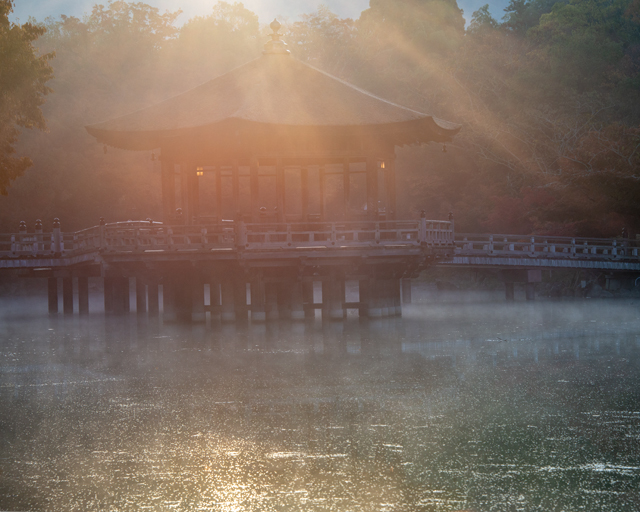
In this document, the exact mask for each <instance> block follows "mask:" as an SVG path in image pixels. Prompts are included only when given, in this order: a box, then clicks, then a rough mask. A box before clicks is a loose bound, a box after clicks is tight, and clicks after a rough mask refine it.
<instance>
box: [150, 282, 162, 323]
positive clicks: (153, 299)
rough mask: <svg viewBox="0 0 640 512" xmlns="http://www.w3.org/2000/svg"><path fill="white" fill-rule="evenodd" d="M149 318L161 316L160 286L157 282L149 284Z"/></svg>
mask: <svg viewBox="0 0 640 512" xmlns="http://www.w3.org/2000/svg"><path fill="white" fill-rule="evenodd" d="M147 290H148V296H149V297H148V309H149V316H158V315H159V314H160V292H159V284H158V281H156V280H150V281H149V282H148V284H147Z"/></svg>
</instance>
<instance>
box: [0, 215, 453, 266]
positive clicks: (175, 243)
mask: <svg viewBox="0 0 640 512" xmlns="http://www.w3.org/2000/svg"><path fill="white" fill-rule="evenodd" d="M453 242H454V233H453V224H452V223H451V222H448V221H437V220H427V219H419V220H407V221H377V222H376V221H347V222H289V223H255V224H252V223H245V222H243V221H238V222H233V221H223V222H222V223H211V224H196V225H165V224H162V223H159V222H151V221H135V222H117V223H110V224H101V225H99V226H94V227H91V228H88V229H84V230H81V231H77V232H75V233H63V232H61V231H60V227H59V223H58V225H57V227H54V229H53V232H51V233H43V232H42V230H41V229H40V230H38V232H36V233H27V232H26V228H25V229H22V230H21V231H20V233H17V234H15V233H14V234H0V257H2V258H29V257H52V256H53V257H58V256H72V255H79V254H86V253H91V252H106V253H109V252H159V251H208V250H211V251H212V250H232V249H242V250H249V251H250V250H273V249H291V248H305V247H312V248H321V247H324V248H340V247H376V246H382V247H384V246H408V245H416V246H419V245H421V244H427V245H437V246H452V245H453Z"/></svg>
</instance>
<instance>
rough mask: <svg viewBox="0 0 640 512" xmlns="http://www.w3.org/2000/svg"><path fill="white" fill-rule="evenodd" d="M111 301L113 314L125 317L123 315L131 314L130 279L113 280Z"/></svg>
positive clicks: (117, 277) (118, 277)
mask: <svg viewBox="0 0 640 512" xmlns="http://www.w3.org/2000/svg"><path fill="white" fill-rule="evenodd" d="M105 281H106V280H105ZM105 288H106V286H105ZM105 298H106V297H105ZM111 300H112V305H113V307H112V311H113V313H115V314H117V315H123V314H126V313H129V309H130V304H129V278H128V277H122V276H115V277H113V278H112V281H111Z"/></svg>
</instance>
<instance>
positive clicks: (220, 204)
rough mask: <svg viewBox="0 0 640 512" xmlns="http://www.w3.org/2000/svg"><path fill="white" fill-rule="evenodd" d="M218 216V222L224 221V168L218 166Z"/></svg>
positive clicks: (216, 171)
mask: <svg viewBox="0 0 640 512" xmlns="http://www.w3.org/2000/svg"><path fill="white" fill-rule="evenodd" d="M215 173H216V217H217V220H218V223H220V222H222V168H221V167H220V166H216V170H215Z"/></svg>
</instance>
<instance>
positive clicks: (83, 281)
mask: <svg viewBox="0 0 640 512" xmlns="http://www.w3.org/2000/svg"><path fill="white" fill-rule="evenodd" d="M78 313H79V314H80V315H88V314H89V278H88V277H83V276H81V277H78Z"/></svg>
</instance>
